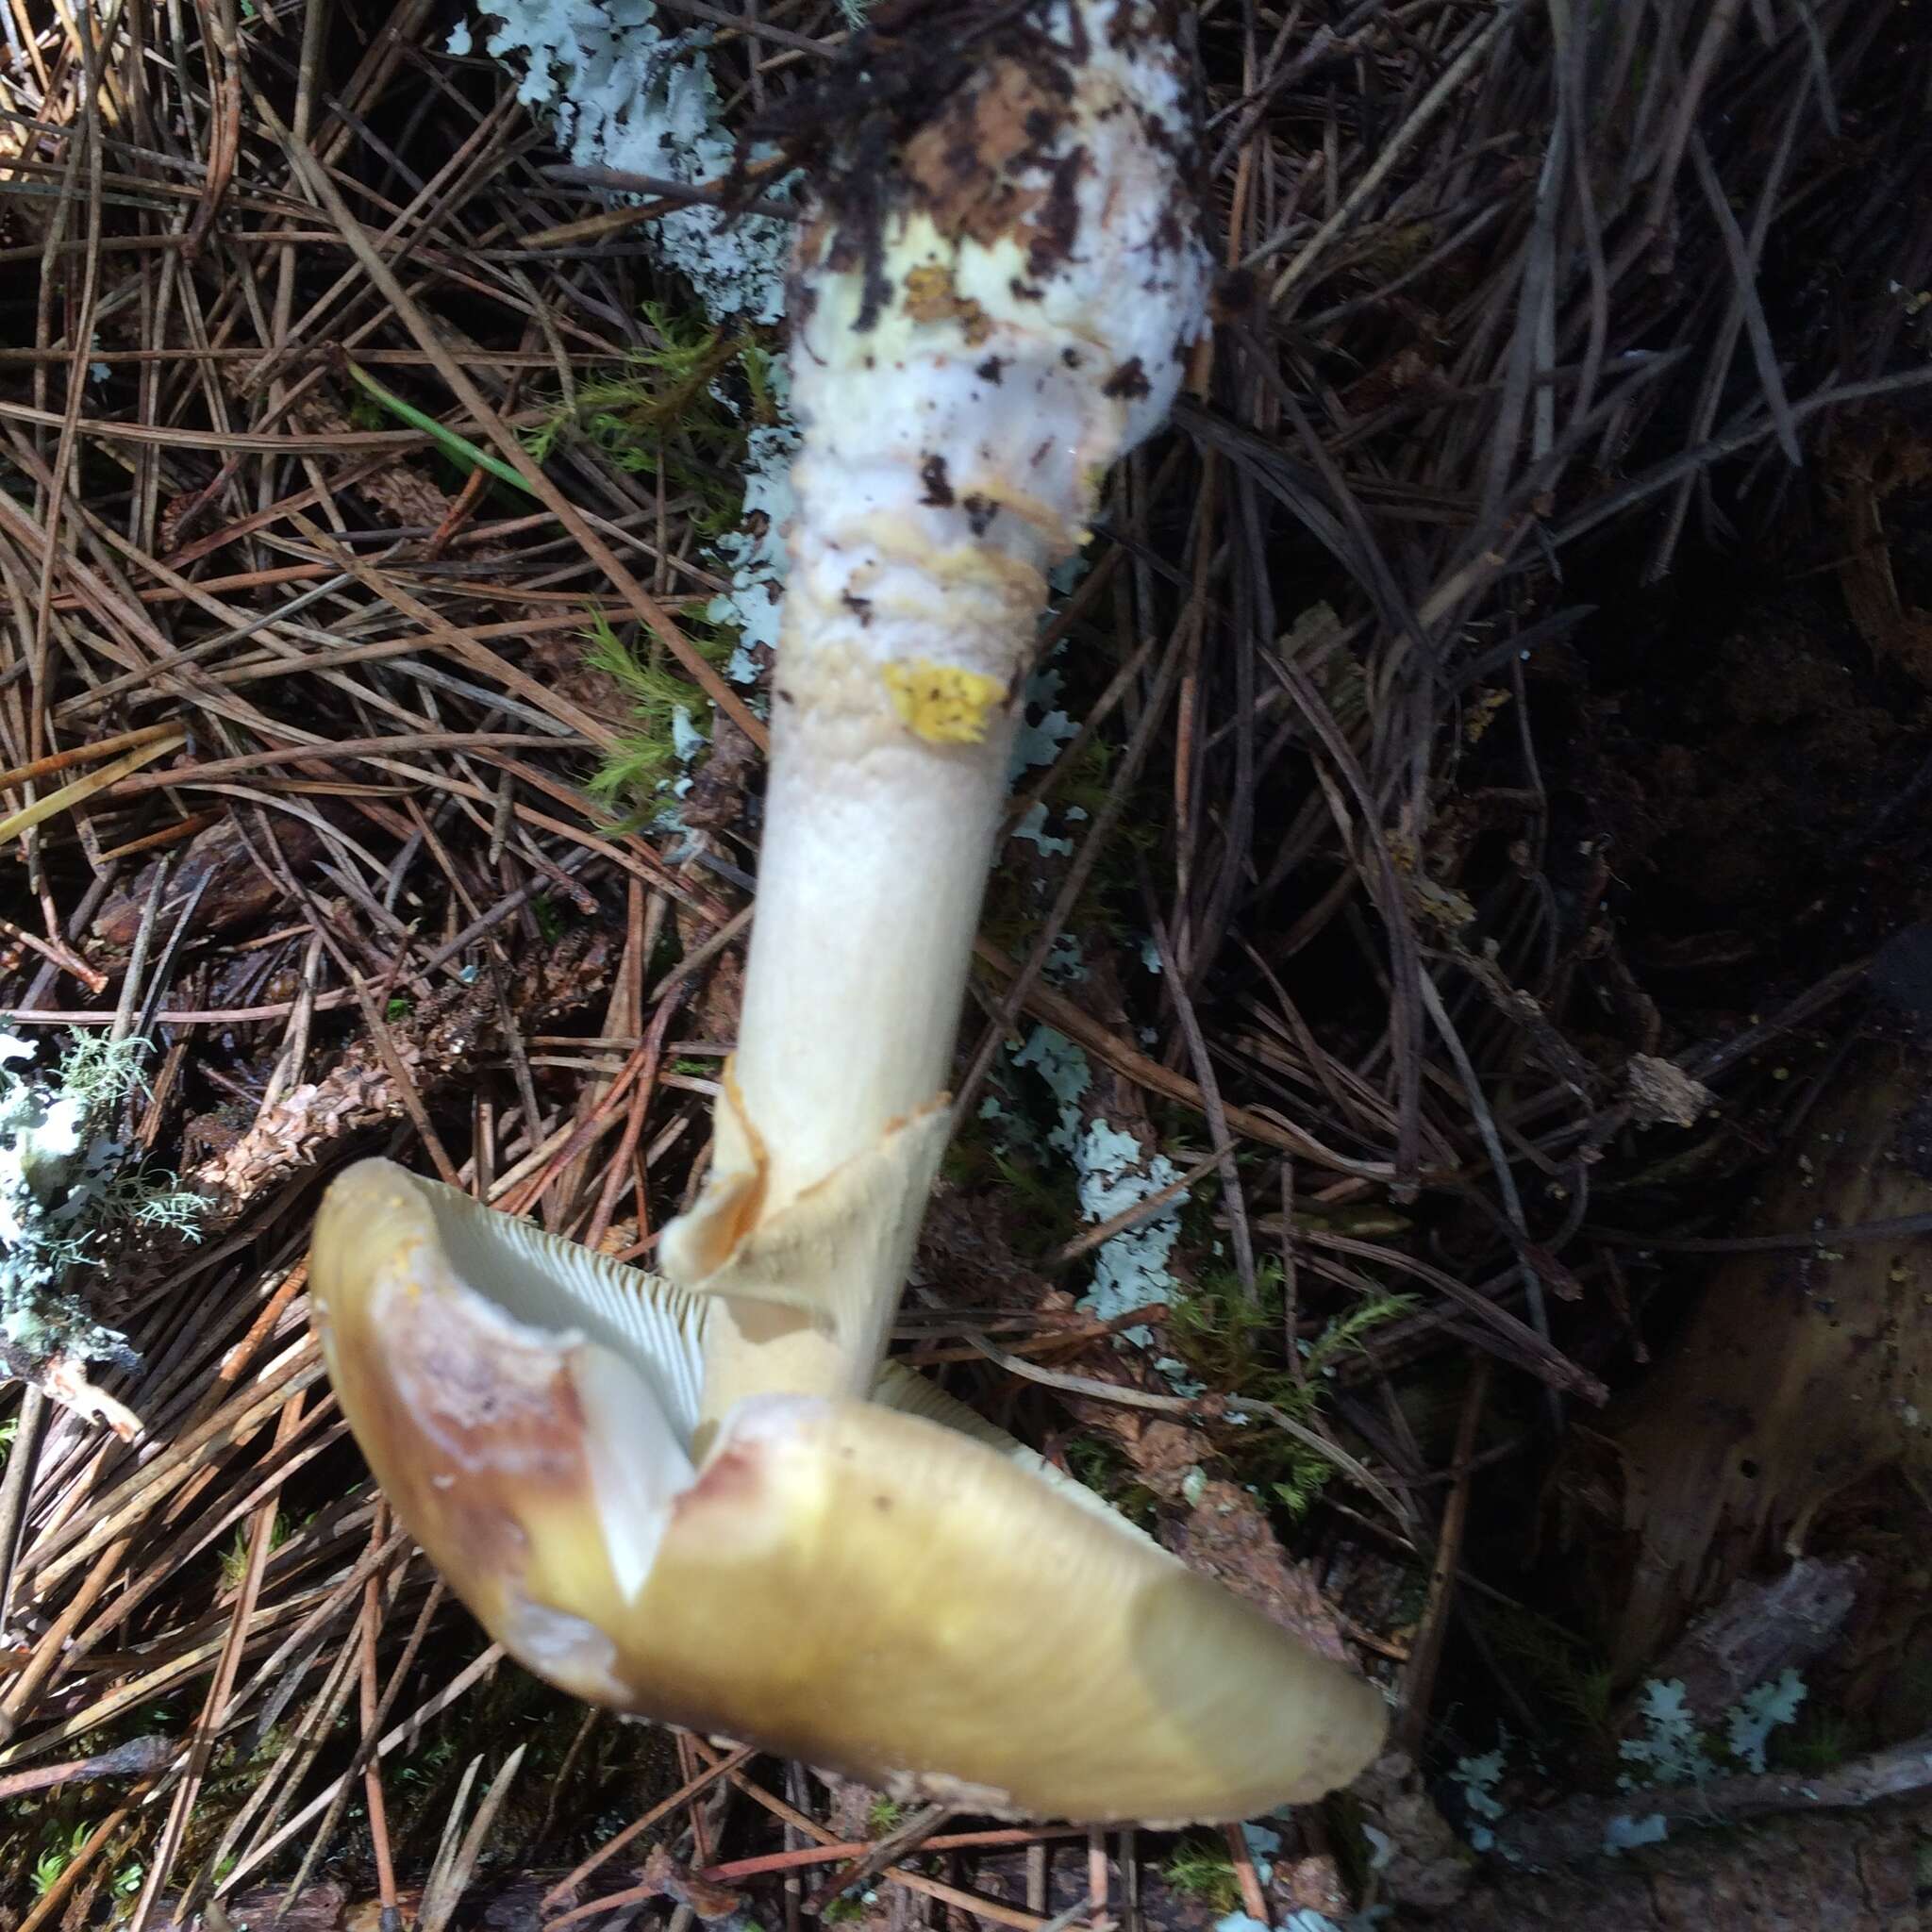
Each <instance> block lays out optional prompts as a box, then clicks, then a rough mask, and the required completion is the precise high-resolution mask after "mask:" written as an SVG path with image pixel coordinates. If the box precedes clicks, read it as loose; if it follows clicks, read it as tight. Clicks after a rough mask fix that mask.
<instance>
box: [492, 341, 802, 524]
mask: <svg viewBox="0 0 1932 1932" xmlns="http://www.w3.org/2000/svg"><path fill="white" fill-rule="evenodd" d="M644 315H645V319H646V321H647V323H648V324H649V325H650V330H651V333H652V334H653V335H654V336H655V337H656V339H657V340H656V341H655V342H654V343H653V345H652V346H651V347H649V348H647V349H641V350H639V351H638V352H637V353H636V354H634V355H632V356H630V357H629V358H626V359H625V362H624V364H623V365H622V367H621V368H620V369H619V371H618V372H617V373H616V374H615V375H592V376H587V377H585V378H584V379H582V380H581V381H579V382H578V383H577V385H576V389H575V395H574V396H573V398H572V400H571V401H570V402H568V403H564V402H559V403H558V405H557V407H556V408H555V409H554V410H553V411H552V413H551V414H550V415H549V416H548V417H546V418H545V420H544V421H543V422H542V423H541V424H540V425H538V426H537V427H536V428H535V429H533V430H531V431H530V432H528V435H527V438H526V444H527V447H528V449H529V451H530V454H531V455H532V456H533V457H534V458H536V459H537V460H538V461H539V462H544V461H547V460H548V459H549V458H551V457H552V456H554V455H555V454H556V453H557V451H558V449H560V448H562V447H564V446H566V445H567V444H569V443H572V442H577V443H582V444H588V445H590V446H591V448H593V449H595V450H597V451H598V452H599V453H600V454H601V455H603V456H604V457H605V458H607V459H608V461H610V462H612V463H614V464H615V465H616V466H617V467H618V468H619V469H621V470H625V471H627V472H628V473H630V474H631V475H641V476H650V477H653V478H658V479H661V480H662V481H663V483H664V484H665V485H666V487H667V488H669V489H671V490H674V491H677V492H678V494H679V495H680V496H681V497H682V498H683V499H684V501H683V503H682V505H681V508H682V511H683V514H684V515H685V517H686V518H687V520H688V521H689V522H690V523H691V525H692V527H694V528H695V529H696V530H697V531H698V532H699V533H700V534H701V535H703V536H705V537H707V538H715V537H718V536H720V535H722V534H723V533H724V531H725V530H726V529H728V528H729V527H730V526H731V525H732V524H733V523H734V522H735V521H736V520H737V517H738V514H739V505H740V498H741V491H740V477H741V472H742V469H743V465H744V443H745V436H746V433H747V431H748V430H749V429H750V428H751V427H752V426H753V425H756V424H757V423H758V422H760V421H764V420H768V418H769V415H770V413H771V409H772V400H771V358H769V356H767V355H766V354H765V352H764V351H763V350H762V349H761V348H759V347H758V345H756V344H755V343H753V342H751V341H749V340H748V339H746V338H744V337H742V336H737V335H725V334H724V333H723V332H722V331H721V330H719V329H716V328H713V327H711V326H710V325H708V324H707V323H705V322H703V321H701V320H695V319H691V318H686V317H678V316H675V315H673V314H672V313H671V311H670V310H669V309H667V308H664V307H662V306H661V305H646V307H645V309H644ZM732 375H735V376H736V378H737V385H736V386H737V388H738V390H739V391H741V397H742V400H739V398H738V397H734V396H733V395H732V394H731V392H730V390H729V389H727V387H726V385H725V380H724V379H725V378H726V377H727V376H732Z"/></svg>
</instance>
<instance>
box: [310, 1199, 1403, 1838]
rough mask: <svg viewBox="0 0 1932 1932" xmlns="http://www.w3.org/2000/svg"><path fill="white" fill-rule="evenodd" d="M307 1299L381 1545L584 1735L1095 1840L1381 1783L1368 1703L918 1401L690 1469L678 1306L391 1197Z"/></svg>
mask: <svg viewBox="0 0 1932 1932" xmlns="http://www.w3.org/2000/svg"><path fill="white" fill-rule="evenodd" d="M579 1257H580V1258H579ZM310 1288H311V1294H312V1297H313V1303H314V1307H315V1311H316V1321H317V1326H318V1329H319V1332H320V1334H321V1337H322V1341H323V1348H324V1352H325V1357H326V1359H327V1362H328V1367H329V1373H330V1375H331V1377H332V1379H333V1381H334V1384H335V1388H336V1393H337V1397H338V1399H339V1401H340V1402H341V1407H342V1409H343V1412H344V1414H345V1415H346V1416H347V1417H348V1420H349V1423H350V1424H351V1426H352V1427H353V1429H354V1430H355V1432H356V1436H357V1438H358V1441H359V1442H360V1443H361V1445H362V1448H363V1450H364V1453H365V1454H366V1455H367V1457H368V1458H369V1461H370V1464H371V1466H372V1468H373V1469H374V1471H375V1475H376V1477H377V1479H378V1481H379V1482H380V1483H381V1485H382V1487H383V1490H384V1491H385V1492H386V1493H387V1495H388V1496H389V1499H390V1502H391V1506H392V1507H394V1509H395V1510H396V1513H397V1515H398V1516H399V1518H400V1519H401V1520H402V1522H403V1523H404V1524H407V1525H408V1528H409V1530H410V1531H411V1533H412V1534H414V1535H415V1536H416V1538H417V1539H418V1540H419V1541H421V1543H422V1544H423V1547H424V1548H425V1551H426V1552H427V1553H428V1555H429V1556H430V1557H431V1559H432V1560H433V1561H434V1562H435V1563H436V1564H437V1566H438V1568H439V1569H440V1570H441V1572H442V1574H443V1575H444V1576H445V1577H446V1578H447V1579H448V1581H449V1583H450V1585H451V1587H452V1588H453V1589H454V1590H455V1591H457V1593H458V1595H459V1596H460V1597H462V1599H463V1601H464V1602H465V1603H466V1604H468V1606H469V1607H470V1608H471V1609H472V1610H473V1611H474V1612H475V1614H476V1616H477V1617H478V1618H479V1619H480V1620H481V1621H482V1623H483V1624H485V1625H486V1626H487V1627H488V1629H489V1630H490V1631H491V1635H492V1636H494V1637H496V1638H497V1639H499V1640H500V1641H502V1642H503V1643H504V1645H505V1646H506V1648H508V1650H509V1651H510V1653H511V1654H512V1655H513V1656H515V1657H518V1658H519V1659H520V1660H521V1661H522V1662H523V1663H525V1665H527V1666H528V1667H529V1668H530V1669H531V1670H533V1671H535V1672H536V1673H537V1674H539V1675H541V1676H543V1677H545V1678H547V1679H548V1680H550V1681H551V1682H553V1683H556V1684H558V1685H559V1686H560V1687H561V1688H563V1689H565V1690H568V1691H572V1692H574V1693H575V1694H576V1695H578V1696H581V1697H583V1698H585V1699H587V1700H589V1701H591V1702H594V1703H598V1704H603V1705H608V1706H611V1707H616V1708H619V1709H624V1710H629V1711H634V1712H637V1713H640V1714H642V1715H645V1716H649V1717H653V1718H657V1719H659V1720H662V1721H665V1722H668V1723H673V1724H683V1725H687V1726H690V1727H691V1728H693V1729H696V1730H700V1731H704V1732H723V1733H725V1734H728V1735H729V1736H731V1737H734V1738H738V1739H741V1740H745V1741H747V1742H751V1743H755V1744H757V1745H758V1746H760V1747H761V1748H764V1749H767V1750H771V1751H774V1752H780V1753H783V1754H785V1755H788V1756H792V1757H801V1758H804V1759H806V1760H808V1762H810V1763H813V1764H815V1765H818V1766H821V1767H824V1768H825V1769H828V1770H834V1771H838V1772H841V1773H842V1774H845V1775H847V1776H850V1777H854V1778H858V1779H859V1780H862V1781H863V1782H865V1783H867V1784H870V1785H874V1786H876V1787H878V1788H880V1789H883V1790H888V1791H890V1792H892V1793H893V1794H895V1795H901V1796H930V1797H935V1798H941V1799H944V1800H946V1801H948V1802H951V1803H953V1804H955V1805H958V1806H959V1807H963V1808H971V1809H974V1810H980V1811H987V1812H992V1813H996V1814H1001V1815H1010V1816H1041V1817H1056V1818H1068V1819H1074V1820H1078V1821H1081V1822H1087V1823H1103V1822H1125V1821H1131V1820H1148V1821H1159V1822H1163V1823H1176V1824H1177V1823H1183V1822H1188V1823H1192V1822H1202V1821H1208V1820H1225V1819H1235V1818H1241V1817H1246V1816H1250V1815H1253V1814H1255V1813H1257V1812H1259V1811H1265V1810H1268V1809H1270V1808H1272V1807H1275V1806H1277V1805H1281V1804H1284V1803H1290V1802H1295V1801H1302V1800H1307V1799H1312V1798H1315V1797H1318V1796H1320V1795H1322V1794H1323V1793H1324V1792H1326V1791H1328V1790H1333V1789H1335V1788H1336V1787H1337V1786H1339V1785H1341V1784H1345V1783H1347V1782H1348V1781H1349V1780H1350V1779H1351V1778H1352V1777H1354V1776H1355V1775H1356V1774H1357V1772H1359V1771H1360V1770H1361V1769H1362V1768H1363V1767H1364V1766H1365V1765H1366V1764H1367V1763H1368V1762H1369V1761H1370V1760H1371V1759H1372V1758H1373V1757H1374V1755H1375V1753H1376V1752H1377V1750H1378V1749H1379V1747H1380V1743H1381V1738H1382V1732H1383V1725H1384V1707H1383V1700H1382V1698H1381V1696H1380V1694H1379V1692H1378V1691H1375V1690H1374V1687H1372V1686H1371V1685H1368V1684H1366V1683H1364V1682H1362V1681H1361V1680H1360V1679H1358V1678H1357V1677H1355V1676H1354V1675H1352V1674H1350V1673H1349V1672H1347V1671H1346V1670H1344V1669H1342V1668H1341V1667H1340V1666H1338V1665H1336V1664H1334V1663H1332V1662H1330V1661H1328V1660H1327V1659H1325V1658H1323V1657H1317V1656H1316V1655H1315V1654H1314V1653H1313V1652H1311V1651H1309V1650H1307V1649H1305V1648H1304V1647H1303V1646H1302V1645H1301V1644H1299V1643H1298V1642H1296V1641H1294V1640H1293V1639H1292V1638H1291V1637H1290V1636H1289V1635H1288V1634H1287V1633H1286V1632H1285V1631H1283V1630H1281V1629H1280V1628H1278V1627H1277V1626H1276V1625H1275V1624H1272V1623H1270V1622H1269V1621H1268V1620H1267V1619H1266V1618H1264V1617H1262V1616H1261V1615H1259V1614H1258V1613H1257V1611H1255V1610H1253V1609H1251V1608H1249V1607H1247V1606H1246V1605H1245V1604H1243V1603H1241V1602H1240V1601H1239V1600H1238V1599H1237V1598H1235V1597H1233V1596H1231V1595H1229V1594H1228V1593H1227V1592H1226V1591H1224V1590H1222V1589H1220V1588H1219V1587H1218V1586H1217V1585H1215V1584H1212V1583H1210V1582H1208V1581H1207V1580H1206V1579H1204V1578H1202V1577H1200V1576H1197V1575H1195V1574H1193V1573H1192V1572H1191V1571H1190V1570H1188V1569H1187V1568H1186V1567H1185V1566H1184V1565H1183V1564H1181V1563H1180V1562H1179V1561H1178V1560H1177V1559H1175V1558H1174V1557H1172V1556H1170V1555H1169V1554H1167V1553H1166V1552H1165V1551H1163V1550H1161V1549H1160V1548H1159V1547H1158V1545H1157V1544H1155V1543H1154V1542H1153V1541H1152V1540H1151V1539H1149V1538H1147V1537H1145V1536H1143V1535H1141V1532H1140V1531H1138V1530H1137V1529H1135V1528H1133V1527H1132V1525H1130V1524H1125V1523H1124V1522H1123V1521H1121V1520H1120V1519H1118V1518H1116V1517H1114V1516H1113V1515H1112V1514H1111V1512H1109V1511H1108V1510H1106V1508H1105V1507H1104V1506H1097V1505H1096V1502H1095V1499H1092V1498H1091V1497H1089V1498H1086V1499H1085V1500H1081V1501H1076V1500H1074V1497H1073V1496H1071V1495H1069V1494H1068V1493H1066V1486H1065V1485H1063V1484H1057V1483H1056V1482H1053V1481H1050V1480H1048V1479H1046V1478H1044V1477H1043V1476H1042V1474H1041V1473H1040V1465H1039V1461H1038V1458H1037V1457H1027V1456H1024V1455H1021V1456H1012V1455H1005V1454H1002V1453H1001V1450H1000V1449H999V1448H998V1447H996V1446H994V1445H993V1443H992V1442H991V1441H988V1440H986V1438H987V1437H988V1436H990V1435H991V1433H992V1432H991V1431H990V1430H989V1429H987V1428H986V1426H985V1425H984V1424H979V1425H977V1426H975V1427H974V1430H973V1432H972V1433H971V1434H969V1433H967V1432H965V1431H963V1430H961V1429H959V1428H956V1427H949V1426H947V1425H946V1424H945V1422H943V1421H940V1420H934V1419H932V1417H933V1415H941V1416H943V1415H945V1414H946V1413H947V1412H948V1410H949V1408H950V1407H951V1406H950V1405H949V1403H948V1402H947V1400H946V1398H944V1397H942V1396H939V1395H938V1394H937V1391H930V1390H929V1389H927V1388H926V1387H925V1385H923V1384H920V1383H919V1382H918V1381H917V1379H916V1378H913V1377H909V1376H906V1375H904V1374H895V1375H892V1376H891V1377H889V1378H888V1380H887V1382H886V1383H884V1384H882V1386H881V1389H880V1391H879V1393H880V1395H881V1396H882V1397H884V1398H885V1399H884V1400H876V1399H875V1400H874V1401H871V1402H857V1401H847V1400H824V1399H820V1398H817V1397H809V1396H796V1395H758V1396H752V1397H749V1398H747V1399H745V1400H742V1401H741V1402H740V1403H738V1404H737V1405H736V1406H735V1407H733V1408H732V1410H731V1411H730V1412H729V1413H728V1414H727V1415H726V1416H725V1418H724V1422H723V1424H722V1426H721V1428H720V1430H719V1432H718V1436H717V1440H716V1441H715V1443H714V1444H713V1446H712V1448H711V1450H710V1453H709V1454H708V1457H706V1459H705V1461H704V1463H703V1465H702V1466H701V1467H698V1468H693V1466H692V1464H691V1460H690V1457H689V1455H688V1452H687V1448H686V1444H687V1443H688V1441H689V1440H690V1431H691V1426H692V1424H693V1422H694V1419H695V1418H696V1416H697V1413H698V1391H697V1389H696V1384H695V1375H696V1372H697V1363H698V1359H699V1354H698V1344H699V1342H700V1340H701V1332H702V1328H703V1323H704V1319H705V1309H704V1306H703V1304H702V1303H701V1302H694V1301H692V1300H691V1299H689V1298H687V1297H684V1296H681V1295H679V1294H677V1293H676V1292H675V1291H671V1290H669V1289H668V1288H666V1287H665V1285H664V1284H662V1283H660V1282H658V1281H657V1280H656V1278H655V1277H652V1276H649V1275H644V1274H638V1273H637V1272H636V1271H632V1270H627V1269H623V1268H619V1267H617V1266H616V1265H615V1264H612V1263H610V1262H608V1261H606V1260H604V1259H602V1257H596V1256H592V1255H591V1254H590V1253H589V1252H588V1251H587V1250H584V1249H582V1248H578V1247H574V1246H573V1245H572V1244H570V1243H566V1242H561V1241H554V1240H552V1239H551V1238H549V1237H546V1236H543V1235H541V1233H539V1232H538V1231H537V1230H535V1229H531V1228H529V1227H527V1226H526V1225H525V1224H522V1223H519V1222H515V1221H513V1220H511V1219H509V1217H508V1216H504V1215H500V1214H494V1213H491V1211H490V1210H488V1209H486V1208H479V1207H477V1206H476V1205H475V1204H474V1203H472V1202H470V1201H469V1200H468V1199H467V1197H465V1196H463V1195H461V1194H459V1193H458V1192H456V1191H453V1190H449V1189H444V1188H441V1187H439V1186H437V1185H436V1184H435V1183H431V1182H425V1181H422V1180H419V1179H417V1178H415V1177H414V1176H412V1175H410V1174H407V1173H406V1172H404V1171H403V1170H402V1169H400V1168H397V1167H395V1166H393V1165H391V1163H389V1162H386V1161H364V1162H362V1163H360V1164H359V1165H358V1166H356V1167H353V1168H351V1169H349V1170H348V1171H347V1172H346V1173H345V1174H342V1175H341V1178H339V1179H338V1180H337V1181H336V1182H335V1183H334V1185H333V1186H332V1187H331V1188H330V1189H329V1191H328V1194H327V1196H326V1198H325V1202H324V1204H323V1208H322V1211H321V1213H320V1215H319V1216H318V1219H317V1223H316V1229H315V1239H314V1247H313V1254H312V1259H311V1270H310ZM922 1391H923V1392H922ZM887 1401H896V1402H899V1403H901V1404H904V1405H906V1407H888V1406H886V1403H887ZM908 1407H924V1408H925V1409H927V1410H928V1411H930V1413H928V1414H916V1413H910V1412H908ZM1029 1463H1030V1464H1031V1465H1032V1466H1028V1465H1029Z"/></svg>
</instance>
